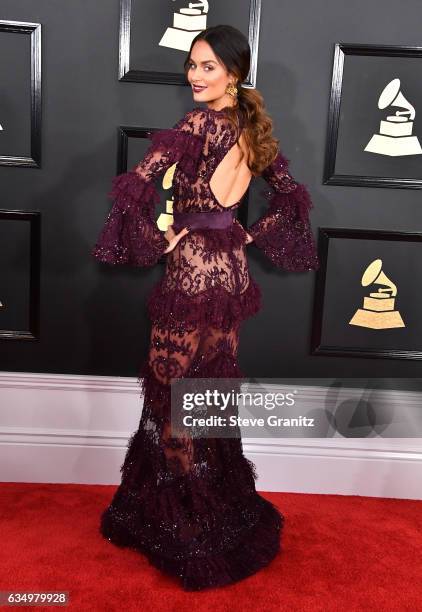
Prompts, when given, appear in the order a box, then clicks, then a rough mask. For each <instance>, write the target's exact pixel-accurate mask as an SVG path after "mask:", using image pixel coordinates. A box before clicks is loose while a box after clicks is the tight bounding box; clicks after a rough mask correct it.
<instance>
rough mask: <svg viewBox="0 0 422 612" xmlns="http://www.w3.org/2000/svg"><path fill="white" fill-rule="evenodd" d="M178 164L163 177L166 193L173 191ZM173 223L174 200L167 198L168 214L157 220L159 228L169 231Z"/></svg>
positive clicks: (163, 214)
mask: <svg viewBox="0 0 422 612" xmlns="http://www.w3.org/2000/svg"><path fill="white" fill-rule="evenodd" d="M176 166H177V162H176V163H175V164H173V165H172V166H170V168H168V169H167V171H166V173H165V174H164V176H163V182H162V186H163V189H165V190H166V191H167V190H168V189H171V188H172V186H173V176H174V171H175V170H176ZM172 223H173V198H171V199H170V200H168V199H167V198H166V212H164V213H161V214H160V215H159V217H158V219H157V227H158V229H159V230H161V231H162V232H165V231H167V228H168V226H169V225H172Z"/></svg>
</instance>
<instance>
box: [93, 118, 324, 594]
mask: <svg viewBox="0 0 422 612" xmlns="http://www.w3.org/2000/svg"><path fill="white" fill-rule="evenodd" d="M238 136H239V134H236V133H235V131H234V129H233V128H232V127H231V126H230V124H229V123H228V121H227V119H225V117H224V112H223V111H213V110H211V109H199V108H196V109H193V110H192V111H190V112H189V113H187V114H186V115H185V117H184V118H183V119H181V120H180V121H179V122H178V123H177V124H176V125H175V126H174V127H173V128H171V129H168V130H161V131H159V132H155V133H154V134H153V135H152V137H151V140H152V143H151V146H150V147H149V149H148V151H147V153H146V155H145V157H144V158H143V160H141V162H140V163H139V164H137V165H136V166H135V167H134V168H133V169H132V170H131V171H130V172H128V173H125V174H122V175H119V176H118V177H116V178H115V179H114V180H113V187H112V191H111V193H110V195H111V197H112V198H113V200H114V202H113V206H112V208H111V210H110V212H109V214H108V217H107V219H106V222H105V224H104V227H103V228H102V230H101V233H100V235H99V238H98V240H97V243H96V245H95V247H94V249H93V250H92V254H93V256H94V257H96V258H97V259H98V260H99V261H102V262H105V263H109V264H128V265H135V266H149V265H153V264H154V263H156V262H157V261H158V259H159V258H160V257H161V256H162V254H163V252H164V250H165V249H166V248H167V245H168V242H167V240H166V239H165V237H164V234H163V232H161V231H160V230H159V229H158V227H157V225H156V222H155V206H156V204H157V202H158V193H157V191H156V189H155V185H154V181H155V179H157V178H158V177H159V176H161V175H162V174H163V173H164V172H165V171H166V170H167V169H168V168H169V167H170V166H171V165H173V164H174V163H176V162H177V166H176V170H175V173H174V177H173V197H174V201H173V211H175V212H176V213H177V212H180V213H185V212H200V211H202V212H205V211H221V212H222V211H223V210H227V208H226V207H225V206H224V205H223V204H221V203H219V202H218V201H217V199H216V198H215V196H214V194H213V192H212V190H211V189H210V179H211V177H212V175H213V173H214V171H215V169H216V168H217V166H218V164H219V163H220V162H221V161H222V160H223V158H224V156H225V155H226V154H227V152H228V151H229V150H230V148H231V147H232V146H233V145H234V144H235V143H236V141H237V138H238ZM287 167H288V161H287V160H286V158H284V157H283V156H282V154H281V153H279V154H278V156H277V158H276V159H275V160H274V162H273V163H272V164H271V166H269V167H268V168H267V169H266V170H265V172H264V173H263V177H264V178H265V179H266V181H267V182H268V184H269V185H270V186H271V187H272V189H273V190H272V191H271V192H270V193H269V194H267V197H269V199H270V204H269V207H268V210H267V211H266V212H265V213H264V215H263V216H262V217H261V218H260V219H258V221H256V222H255V223H254V224H252V225H251V227H250V228H248V230H247V231H248V232H249V233H250V234H251V235H252V236H253V238H254V241H255V243H256V245H257V246H258V248H260V249H261V250H262V251H263V252H264V254H265V255H266V256H267V257H268V258H269V259H270V260H271V261H272V262H273V263H274V264H275V265H276V266H279V267H281V268H284V269H287V270H296V271H304V270H312V269H317V268H318V266H319V262H318V258H317V254H316V248H315V242H314V239H313V235H312V232H311V229H310V224H309V218H308V212H309V209H310V208H311V206H312V203H311V200H310V196H309V193H308V191H307V190H306V188H305V187H304V186H303V185H298V184H297V183H296V182H295V181H294V179H293V178H292V177H291V175H290V174H289V172H288V169H287ZM240 204H241V200H239V202H236V203H235V204H234V205H232V206H230V209H232V210H235V209H236V208H238V207H239V206H240ZM245 240H246V232H245V229H244V228H243V227H242V225H241V224H240V223H239V222H238V221H237V220H236V219H234V220H233V223H231V225H230V226H229V227H227V228H225V229H211V228H209V229H204V228H202V229H194V230H191V231H190V232H189V233H188V234H187V235H186V236H184V237H183V238H182V239H181V240H180V242H179V243H178V245H177V246H176V248H175V249H174V250H173V251H171V252H170V253H168V254H167V256H166V267H165V272H164V275H163V277H162V278H161V279H160V280H159V282H158V283H157V284H156V285H155V286H154V287H153V289H152V291H151V293H150V295H149V296H148V301H147V306H148V313H149V317H150V320H151V337H150V346H149V351H148V355H147V357H146V358H145V359H144V360H143V361H142V363H141V365H140V368H139V378H138V381H139V384H140V386H141V390H142V396H143V410H142V415H141V420H140V423H139V427H138V429H137V431H136V432H135V433H134V434H133V436H132V438H131V439H130V441H129V444H128V448H127V452H126V456H125V459H124V462H123V464H122V466H121V473H122V480H121V484H120V486H119V487H118V489H117V491H116V493H115V495H114V497H113V500H112V501H111V503H110V505H109V507H108V508H107V509H106V510H105V511H104V513H103V515H102V517H101V525H100V529H101V533H102V534H103V535H104V536H105V537H107V538H108V539H109V540H110V541H112V542H114V543H115V544H117V545H121V546H130V547H132V548H135V549H137V550H139V551H140V552H143V553H144V554H145V555H146V556H147V558H148V559H149V561H150V562H151V563H152V564H153V565H154V566H155V567H157V568H159V569H161V570H162V571H163V572H165V573H167V574H169V575H172V576H177V577H178V578H179V579H180V580H181V584H182V586H183V588H184V589H186V590H199V589H203V588H207V587H213V586H220V585H223V584H228V583H231V582H235V581H237V580H240V579H242V578H244V577H246V576H248V575H251V574H253V573H255V572H256V571H258V570H259V569H260V568H262V567H264V566H265V565H267V564H268V563H269V562H270V561H271V560H272V559H273V558H274V556H275V555H276V554H277V552H278V551H279V550H280V531H281V529H282V526H283V521H284V517H283V515H282V514H281V512H280V511H279V510H278V509H277V508H276V507H275V506H274V505H273V504H271V503H270V502H269V501H267V500H265V499H264V498H263V497H261V496H260V495H259V494H258V493H257V492H256V490H255V479H256V477H257V475H256V471H255V466H254V465H253V463H252V462H251V461H250V460H248V459H247V458H246V457H245V456H244V454H243V451H242V445H241V439H240V432H239V435H238V437H237V438H212V439H207V438H204V439H198V438H190V436H189V434H188V433H186V432H185V434H184V435H183V436H180V432H179V435H175V434H176V433H177V432H174V431H172V428H171V426H170V424H171V423H170V416H171V409H170V393H171V384H172V381H174V380H175V379H178V378H183V377H187V378H195V377H198V378H234V379H237V380H238V381H239V382H240V381H241V379H242V378H243V377H244V374H243V373H242V371H241V369H240V367H239V364H238V347H239V335H240V329H241V325H242V322H243V321H244V320H245V319H247V318H249V317H251V316H253V315H254V314H256V313H257V312H258V311H259V309H260V308H261V292H260V289H259V286H258V285H257V283H256V282H255V280H254V279H253V278H252V277H251V276H250V274H249V268H248V262H247V257H246V249H245Z"/></svg>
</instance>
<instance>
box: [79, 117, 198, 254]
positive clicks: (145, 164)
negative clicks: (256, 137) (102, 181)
mask: <svg viewBox="0 0 422 612" xmlns="http://www.w3.org/2000/svg"><path fill="white" fill-rule="evenodd" d="M194 122H195V113H194V111H190V112H189V113H187V114H186V115H185V116H184V117H183V118H182V119H181V120H180V121H178V122H177V123H176V124H175V125H174V126H173V127H172V128H170V129H165V130H159V131H156V132H153V133H152V134H151V135H150V136H149V138H150V139H151V145H150V146H149V147H148V150H147V152H146V154H145V156H144V157H143V159H142V160H141V161H140V162H139V163H138V164H137V165H136V166H134V168H132V169H131V170H130V171H129V172H125V173H123V174H119V175H118V176H116V177H115V178H114V179H113V181H112V189H111V191H110V193H109V196H110V197H111V198H112V199H113V200H114V202H113V206H112V208H111V210H110V212H109V213H108V216H107V219H106V221H105V223H104V226H103V228H102V230H101V232H100V235H99V237H98V240H97V242H96V244H95V246H94V248H93V249H92V251H91V255H92V256H93V257H95V258H96V259H98V260H99V261H101V262H103V263H108V264H128V265H133V266H152V265H154V264H155V263H156V262H157V261H158V260H159V259H160V257H161V256H162V255H163V253H164V251H165V250H166V248H167V246H168V244H169V243H168V241H167V239H166V238H165V237H164V232H162V231H160V230H159V229H158V226H157V223H156V220H155V209H156V205H157V204H158V202H159V200H160V198H159V194H158V191H157V189H156V186H155V179H157V178H158V177H159V176H160V175H162V174H163V173H164V172H165V171H166V170H167V169H168V168H169V167H170V166H172V165H173V164H174V163H176V162H178V161H179V160H180V159H181V158H182V157H183V168H184V171H186V172H189V171H191V172H194V171H195V167H196V165H197V163H198V159H199V157H200V155H201V152H202V146H203V142H202V138H200V137H199V136H198V135H196V134H194V133H193V130H194Z"/></svg>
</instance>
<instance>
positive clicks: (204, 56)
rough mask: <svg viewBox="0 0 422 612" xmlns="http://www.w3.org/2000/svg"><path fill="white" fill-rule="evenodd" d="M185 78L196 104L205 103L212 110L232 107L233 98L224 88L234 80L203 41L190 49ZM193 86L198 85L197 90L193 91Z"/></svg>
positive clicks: (199, 41)
mask: <svg viewBox="0 0 422 612" xmlns="http://www.w3.org/2000/svg"><path fill="white" fill-rule="evenodd" d="M187 78H188V81H189V83H190V84H191V87H192V92H193V99H194V100H195V101H196V102H206V103H207V106H208V107H209V108H213V109H214V110H220V109H222V108H224V107H225V106H232V105H233V101H234V100H233V97H232V96H230V95H229V94H227V93H226V87H227V84H228V83H229V82H232V83H234V82H235V79H234V78H233V76H231V75H229V74H228V72H227V70H226V68H225V66H224V65H223V64H222V63H221V60H220V59H219V58H218V57H217V56H216V55H215V54H214V52H213V50H212V49H211V47H210V45H209V44H208V43H207V42H205V40H198V41H197V42H196V43H195V44H194V46H193V47H192V51H191V54H190V59H189V65H188V71H187ZM195 85H198V90H195ZM199 87H201V88H202V89H199Z"/></svg>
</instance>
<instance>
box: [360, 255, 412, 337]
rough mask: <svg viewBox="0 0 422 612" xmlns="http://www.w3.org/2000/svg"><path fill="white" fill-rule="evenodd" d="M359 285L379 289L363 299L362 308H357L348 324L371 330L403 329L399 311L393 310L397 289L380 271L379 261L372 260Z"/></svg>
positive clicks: (403, 325)
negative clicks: (374, 286) (375, 286)
mask: <svg viewBox="0 0 422 612" xmlns="http://www.w3.org/2000/svg"><path fill="white" fill-rule="evenodd" d="M361 283H362V287H368V286H369V285H381V287H378V290H377V291H374V292H373V293H370V294H369V296H365V297H364V298H363V308H358V310H357V311H356V312H355V314H354V315H353V317H352V318H351V319H350V321H349V324H350V325H358V326H359V327H369V328H371V329H391V328H393V327H405V324H404V323H403V319H402V318H401V315H400V313H399V311H398V310H395V309H394V304H395V298H396V295H397V287H396V285H395V284H394V283H393V282H392V281H391V280H390V279H389V278H388V277H387V276H386V275H385V274H384V272H383V271H382V260H381V259H374V261H373V262H371V263H370V264H369V266H368V267H367V268H366V270H365V272H364V273H363V275H362V280H361Z"/></svg>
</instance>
